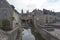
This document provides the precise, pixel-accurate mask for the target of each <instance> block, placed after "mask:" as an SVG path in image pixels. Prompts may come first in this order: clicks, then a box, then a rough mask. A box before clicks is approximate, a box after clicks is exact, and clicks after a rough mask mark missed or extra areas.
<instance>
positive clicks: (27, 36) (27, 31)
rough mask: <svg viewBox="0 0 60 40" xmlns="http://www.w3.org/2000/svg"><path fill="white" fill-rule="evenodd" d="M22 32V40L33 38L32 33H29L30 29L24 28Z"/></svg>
mask: <svg viewBox="0 0 60 40" xmlns="http://www.w3.org/2000/svg"><path fill="white" fill-rule="evenodd" d="M22 34H23V35H22V40H35V37H34V35H33V34H32V33H31V29H24V31H23V32H22Z"/></svg>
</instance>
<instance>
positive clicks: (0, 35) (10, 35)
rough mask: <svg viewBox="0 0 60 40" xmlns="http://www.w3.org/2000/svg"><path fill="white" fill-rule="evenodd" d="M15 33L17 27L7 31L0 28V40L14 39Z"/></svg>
mask: <svg viewBox="0 0 60 40" xmlns="http://www.w3.org/2000/svg"><path fill="white" fill-rule="evenodd" d="M17 33H18V27H16V28H15V29H13V30H11V31H8V32H5V31H3V30H0V40H16V37H17Z"/></svg>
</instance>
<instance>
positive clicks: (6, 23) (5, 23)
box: [2, 19, 11, 31]
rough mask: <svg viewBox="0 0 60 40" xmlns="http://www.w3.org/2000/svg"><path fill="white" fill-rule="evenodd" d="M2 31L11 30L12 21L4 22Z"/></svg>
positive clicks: (5, 20)
mask: <svg viewBox="0 0 60 40" xmlns="http://www.w3.org/2000/svg"><path fill="white" fill-rule="evenodd" d="M2 29H3V30H5V31H9V30H11V27H10V21H9V20H8V19H4V20H2Z"/></svg>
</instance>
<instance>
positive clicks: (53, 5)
mask: <svg viewBox="0 0 60 40" xmlns="http://www.w3.org/2000/svg"><path fill="white" fill-rule="evenodd" d="M7 1H8V2H9V3H10V4H13V5H14V6H15V8H16V9H17V10H18V11H19V12H20V11H21V9H23V10H24V12H25V11H26V10H29V11H32V10H33V9H35V8H39V9H41V10H42V9H43V8H45V9H48V10H52V11H56V12H57V11H60V0H7Z"/></svg>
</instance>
